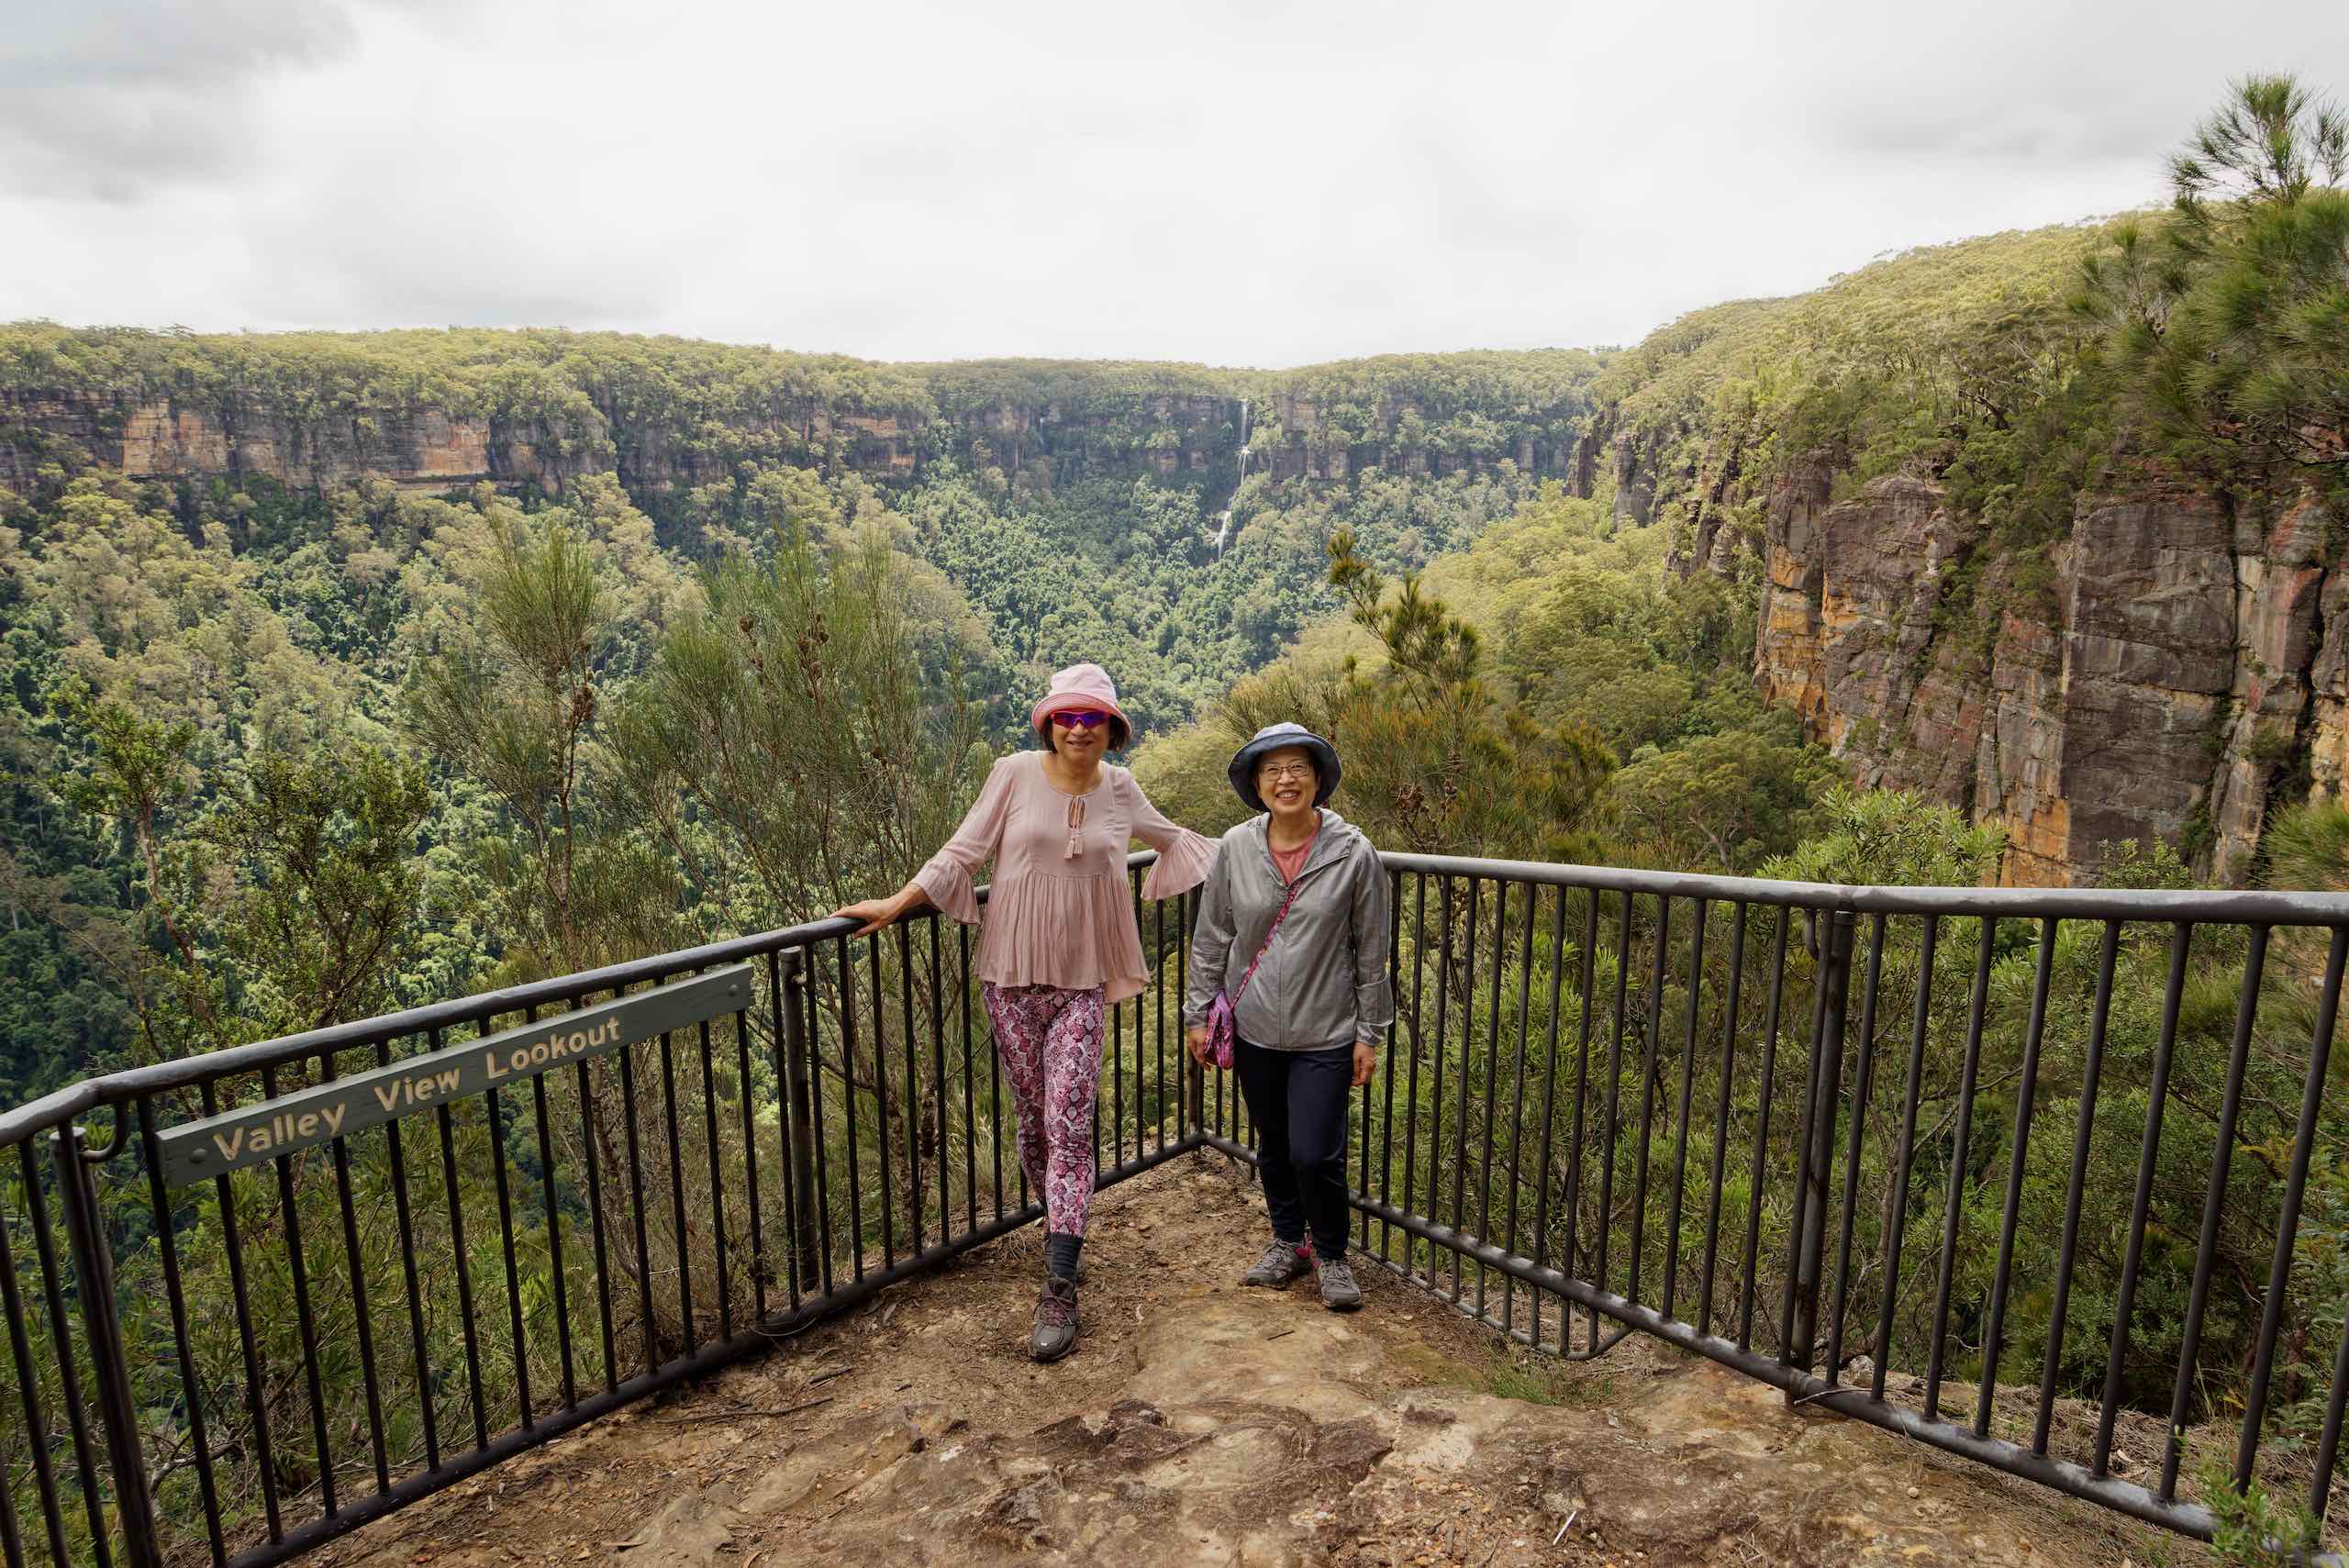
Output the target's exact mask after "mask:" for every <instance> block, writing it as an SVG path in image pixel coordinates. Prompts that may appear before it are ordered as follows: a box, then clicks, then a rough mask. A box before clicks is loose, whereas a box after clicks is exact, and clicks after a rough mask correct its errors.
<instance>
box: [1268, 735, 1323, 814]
mask: <svg viewBox="0 0 2349 1568" xmlns="http://www.w3.org/2000/svg"><path fill="white" fill-rule="evenodd" d="M1319 784H1320V775H1319V773H1316V772H1315V771H1314V767H1313V753H1312V752H1310V751H1307V750H1306V749H1305V748H1304V747H1302V746H1284V747H1282V748H1281V749H1280V750H1278V751H1267V752H1265V753H1264V755H1263V756H1262V757H1259V758H1258V759H1257V760H1256V793H1257V794H1258V795H1262V796H1264V805H1265V806H1267V807H1268V808H1270V809H1271V811H1272V814H1273V815H1274V816H1275V817H1283V818H1287V819H1295V818H1297V817H1302V816H1303V815H1305V814H1306V813H1307V812H1309V811H1311V810H1312V809H1313V795H1314V792H1315V790H1316V789H1317V788H1318V787H1319Z"/></svg>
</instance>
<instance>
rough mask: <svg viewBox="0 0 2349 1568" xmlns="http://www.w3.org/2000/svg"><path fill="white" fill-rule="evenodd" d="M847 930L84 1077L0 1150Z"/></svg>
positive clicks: (783, 933)
mask: <svg viewBox="0 0 2349 1568" xmlns="http://www.w3.org/2000/svg"><path fill="white" fill-rule="evenodd" d="M854 929H856V923H855V922H854V921H852V920H831V919H825V920H811V921H808V922H807V923H805V924H803V925H797V926H785V927H783V928H780V929H776V930H772V931H760V932H756V933H754V934H752V935H750V936H744V937H729V938H728V939H727V940H724V941H719V942H708V943H706V944H704V945H703V946H700V947H696V948H685V949H683V950H681V951H676V952H665V953H659V954H656V955H654V956H653V957H651V958H640V959H632V960H630V961H629V962H626V963H612V964H606V965H605V966H604V967H602V968H601V969H590V970H585V971H583V972H581V973H576V974H561V975H556V976H554V977H552V978H551V979H547V980H533V981H530V982H529V983H527V984H520V985H507V986H503V987H501V988H499V989H497V990H495V991H480V992H475V993H474V994H473V995H470V996H459V997H455V998H452V999H451V1000H448V1001H443V1002H431V1003H427V1004H426V1005H425V1006H420V1007H409V1008H406V1010H404V1011H401V1012H397V1013H384V1014H380V1015H378V1016H377V1017H375V1018H354V1019H352V1020H351V1022H349V1023H341V1024H329V1025H328V1026H327V1027H326V1028H324V1029H309V1030H306V1031H305V1032H303V1033H301V1034H295V1035H284V1036H281V1037H280V1038H278V1039H276V1040H262V1041H260V1042H258V1043H256V1044H252V1045H235V1046H228V1047H225V1048H224V1049H222V1050H219V1051H205V1052H203V1053H202V1054H201V1055H196V1056H183V1057H178V1058H175V1059H174V1060H173V1061H170V1062H155V1063H153V1064H152V1065H150V1066H145V1067H132V1068H127V1069H125V1070H124V1071H122V1072H119V1073H106V1074H104V1075H103V1076H100V1077H96V1078H85V1079H83V1080H82V1081H81V1082H80V1083H78V1084H67V1085H66V1086H65V1087H64V1088H62V1089H58V1090H55V1091H53V1092H51V1093H50V1094H47V1095H42V1096H41V1097H40V1098H39V1099H37V1100H33V1101H30V1102H29V1103H28V1104H25V1105H22V1106H17V1107H16V1108H15V1109H13V1110H10V1111H7V1112H6V1113H0V1144H8V1143H14V1142H17V1141H18V1140H22V1139H24V1138H27V1137H29V1136H31V1135H32V1134H34V1133H38V1132H43V1131H46V1130H48V1129H50V1128H52V1127H57V1126H61V1125H62V1124H63V1123H65V1122H66V1121H69V1120H71V1119H72V1118H74V1117H77V1116H80V1115H81V1114H82V1113H83V1112H84V1111H87V1110H91V1109H95V1108H96V1107H98V1106H106V1105H118V1104H121V1103H123V1102H126V1101H128V1100H132V1099H135V1098H137V1097H138V1096H139V1095H152V1094H158V1093H161V1092H162V1091H164V1090H168V1089H177V1088H184V1087H186V1086H188V1085H190V1084H198V1083H202V1082H203V1081H204V1080H206V1079H207V1078H217V1077H219V1076H220V1075H222V1074H223V1073H239V1072H248V1071H252V1070H256V1069H259V1068H262V1067H272V1066H279V1065H283V1064H284V1063H285V1062H297V1061H300V1060H301V1059H302V1058H304V1057H307V1056H316V1055H318V1054H319V1053H320V1052H322V1051H343V1050H348V1049H350V1048H351V1047H352V1046H359V1045H373V1044H374V1043H375V1042H376V1041H377V1040H392V1039H396V1038H398V1037H399V1036H401V1035H409V1034H422V1033H424V1032H425V1031H427V1030H429V1029H443V1028H446V1027H448V1026H450V1025H451V1024H460V1023H468V1022H471V1021H473V1020H474V1019H476V1018H486V1017H489V1016H491V1015H494V1014H497V1013H518V1012H520V1011H522V1010H523V1009H524V1008H526V1007H532V1006H540V1005H543V1004H545V1003H548V1002H564V1001H569V1000H570V999H571V998H572V997H573V996H575V995H579V994H580V993H582V992H587V991H608V990H614V989H617V988H618V987H621V986H626V985H633V984H641V983H643V982H646V981H651V980H659V979H662V978H665V977H667V976H669V975H673V974H676V973H681V972H683V971H685V970H689V969H704V968H707V967H709V966H711V965H713V964H720V963H734V962H740V961H741V960H743V959H746V958H752V957H756V956H759V955H761V954H763V953H768V952H775V951H785V950H787V949H793V948H806V947H812V946H814V945H815V944H816V943H818V942H819V941H823V940H827V939H828V938H831V937H838V936H844V935H846V934H847V933H849V932H850V931H852V930H854Z"/></svg>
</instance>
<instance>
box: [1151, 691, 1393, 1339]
mask: <svg viewBox="0 0 2349 1568" xmlns="http://www.w3.org/2000/svg"><path fill="white" fill-rule="evenodd" d="M1230 773H1231V787H1232V788H1233V789H1234V790H1236V791H1237V792H1238V793H1239V795H1240V798H1241V800H1242V801H1244V802H1246V803H1247V805H1248V806H1251V807H1252V809H1254V810H1255V811H1256V812H1257V813H1258V815H1257V816H1255V817H1252V818H1250V819H1249V820H1248V821H1245V822H1242V823H1241V825H1240V826H1239V827H1237V828H1232V829H1231V830H1230V832H1228V833H1226V834H1225V835H1224V836H1223V842H1222V843H1221V844H1220V845H1219V847H1218V849H1217V851H1216V858H1215V865H1214V868H1213V869H1212V870H1210V871H1209V872H1208V879H1207V883H1206V884H1205V887H1204V890H1203V891H1202V893H1201V895H1200V900H1199V913H1198V919H1197V925H1196V927H1195V928H1194V931H1193V935H1192V938H1191V969H1190V984H1189V986H1188V987H1187V989H1186V992H1185V995H1184V998H1183V1021H1184V1023H1185V1024H1186V1026H1187V1038H1188V1040H1189V1042H1190V1048H1191V1051H1192V1053H1193V1054H1194V1055H1196V1056H1197V1057H1198V1058H1199V1060H1200V1061H1202V1062H1216V1063H1217V1064H1219V1065H1221V1064H1222V1062H1221V1060H1220V1059H1221V1054H1222V1051H1224V1050H1225V1049H1227V1047H1226V1045H1225V1040H1224V1037H1225V1036H1226V1035H1227V1033H1228V1037H1229V1040H1230V1043H1229V1046H1228V1049H1229V1050H1230V1063H1229V1064H1230V1066H1231V1068H1232V1069H1233V1071H1235V1072H1236V1073H1238V1074H1239V1077H1240V1089H1241V1094H1242V1095H1245V1096H1246V1098H1247V1102H1248V1114H1249V1116H1250V1118H1252V1119H1253V1120H1254V1122H1255V1124H1256V1129H1257V1131H1258V1134H1259V1135H1260V1140H1261V1144H1262V1147H1261V1149H1260V1150H1259V1151H1258V1156H1257V1160H1258V1169H1259V1171H1260V1173H1261V1174H1262V1176H1263V1179H1264V1207H1266V1208H1267V1209H1268V1210H1269V1211H1270V1212H1271V1218H1272V1225H1273V1237H1272V1240H1271V1242H1270V1244H1268V1245H1267V1246H1266V1247H1265V1249H1264V1256H1263V1257H1262V1258H1260V1259H1259V1260H1257V1262H1256V1265H1255V1266H1254V1267H1253V1268H1252V1269H1250V1270H1249V1271H1248V1273H1247V1274H1246V1275H1245V1277H1244V1278H1243V1279H1242V1280H1241V1283H1242V1284H1252V1285H1266V1286H1270V1287H1272V1288H1274V1289H1284V1288H1286V1286H1288V1285H1289V1284H1291V1283H1293V1282H1294V1281H1296V1280H1297V1279H1300V1278H1302V1277H1303V1276H1304V1275H1306V1274H1308V1273H1315V1272H1317V1269H1318V1272H1319V1275H1320V1284H1321V1302H1322V1305H1323V1306H1325V1307H1329V1308H1330V1310H1332V1311H1336V1312H1349V1311H1352V1310H1353V1309H1354V1308H1355V1307H1360V1306H1361V1305H1362V1287H1361V1286H1360V1285H1358V1284H1355V1282H1354V1277H1353V1271H1352V1270H1351V1269H1350V1268H1349V1267H1348V1266H1347V1264H1346V1230H1347V1224H1346V1219H1347V1205H1346V1158H1345V1150H1346V1095H1347V1092H1348V1091H1349V1090H1350V1089H1353V1088H1357V1087H1360V1086H1361V1085H1363V1084H1367V1083H1369V1082H1370V1077H1371V1074H1372V1073H1373V1072H1375V1070H1376V1068H1377V1064H1378V1056H1377V1046H1378V1041H1379V1040H1380V1038H1381V1037H1382V1036H1383V1035H1384V1033H1385V1032H1386V1026H1387V1025H1388V1024H1389V1023H1391V1022H1393V1021H1394V1018H1395V1004H1394V997H1393V994H1392V991H1391V989H1390V987H1389V985H1388V984H1387V978H1386V946H1387V924H1386V922H1387V908H1386V873H1385V872H1384V871H1383V870H1382V869H1381V868H1380V865H1379V861H1378V851H1376V850H1375V849H1373V848H1372V847H1371V843H1370V840H1368V839H1366V838H1364V836H1363V834H1362V832H1361V831H1360V830H1359V829H1358V828H1353V826H1351V825H1349V824H1348V823H1347V822H1346V820H1345V819H1344V818H1343V817H1340V816H1339V815H1338V814H1337V813H1336V812H1334V811H1330V810H1329V809H1327V808H1326V804H1325V803H1326V802H1327V801H1328V800H1329V798H1330V795H1332V794H1333V793H1334V792H1335V791H1336V790H1337V787H1338V780H1339V776H1340V773H1341V769H1340V767H1339V763H1338V750H1337V748H1336V747H1334V746H1332V745H1330V742H1329V741H1327V740H1323V739H1322V738H1321V737H1320V736H1319V735H1316V734H1314V733H1313V732H1312V731H1310V730H1308V729H1307V728H1305V727H1304V726H1302V725H1298V724H1274V725H1268V726H1266V727H1265V728H1263V729H1260V730H1258V731H1257V732H1256V734H1255V736H1254V738H1253V739H1252V740H1250V741H1249V742H1248V744H1246V745H1245V746H1242V747H1241V748H1240V751H1239V753H1238V754H1237V755H1235V756H1234V757H1233V758H1232V759H1231V770H1230ZM1308 1237H1309V1238H1310V1240H1311V1246H1310V1250H1309V1251H1308V1245H1307V1242H1308Z"/></svg>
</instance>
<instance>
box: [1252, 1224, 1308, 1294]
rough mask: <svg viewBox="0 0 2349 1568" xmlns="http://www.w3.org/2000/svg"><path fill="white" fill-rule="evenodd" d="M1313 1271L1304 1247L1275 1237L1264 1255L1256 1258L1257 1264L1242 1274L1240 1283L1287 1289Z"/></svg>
mask: <svg viewBox="0 0 2349 1568" xmlns="http://www.w3.org/2000/svg"><path fill="white" fill-rule="evenodd" d="M1312 1272H1313V1261H1312V1260H1311V1259H1310V1258H1308V1257H1307V1256H1306V1254H1305V1249H1304V1248H1302V1247H1300V1246H1298V1245H1297V1243H1296V1242H1294V1241H1284V1240H1280V1239H1279V1238H1278V1237H1275V1238H1274V1239H1273V1241H1272V1244H1271V1245H1270V1246H1268V1247H1266V1248H1265V1249H1264V1256H1263V1257H1261V1258H1259V1259H1257V1260H1256V1266H1255V1267H1253V1268H1252V1269H1250V1270H1249V1271H1248V1272H1247V1273H1244V1274H1242V1275H1241V1276H1240V1283H1241V1284H1262V1285H1270V1286H1271V1287H1272V1288H1273V1289H1275V1290H1286V1289H1287V1288H1288V1287H1289V1285H1290V1284H1293V1283H1294V1282H1296V1281H1297V1280H1298V1279H1301V1278H1303V1277H1304V1276H1305V1275H1307V1274H1309V1273H1312Z"/></svg>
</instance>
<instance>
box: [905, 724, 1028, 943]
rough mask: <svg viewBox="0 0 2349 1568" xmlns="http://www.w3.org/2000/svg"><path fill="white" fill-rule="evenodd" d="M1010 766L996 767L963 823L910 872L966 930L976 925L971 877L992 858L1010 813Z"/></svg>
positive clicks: (976, 908)
mask: <svg viewBox="0 0 2349 1568" xmlns="http://www.w3.org/2000/svg"><path fill="white" fill-rule="evenodd" d="M1012 762H1013V759H1011V758H1008V757H1007V758H1005V759H1003V760H1002V761H1001V762H997V763H996V765H995V769H994V771H993V772H991V773H988V774H987V782H986V785H985V788H983V789H981V790H980V791H979V798H978V799H976V800H974V801H973V802H972V803H971V809H970V811H969V812H968V813H967V814H965V815H964V817H963V825H962V826H961V827H960V828H956V829H954V836H953V837H952V838H951V839H949V840H946V845H945V847H944V848H943V849H941V850H940V851H938V853H936V854H934V855H932V856H930V860H929V862H928V863H926V864H925V865H923V867H922V868H921V870H919V871H918V872H916V873H914V885H916V886H917V887H919V888H920V889H921V890H922V892H923V893H925V894H927V895H929V896H930V903H932V904H933V905H935V906H937V907H938V908H939V909H940V910H941V912H942V913H944V914H947V915H950V916H952V917H953V918H955V919H957V920H960V921H962V922H963V924H964V925H966V926H975V925H977V924H978V923H979V890H978V887H977V885H976V884H975V883H974V880H973V876H972V873H974V872H976V871H977V870H978V869H979V867H981V866H983V865H985V863H986V862H988V861H989V860H991V859H993V858H994V856H995V852H996V847H997V846H998V845H999V844H1001V843H1002V841H1003V826H1004V823H1005V821H1006V820H1007V819H1008V817H1010V815H1011V795H1012V789H1013V783H1014V781H1013V777H1012V771H1011V768H1012Z"/></svg>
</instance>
